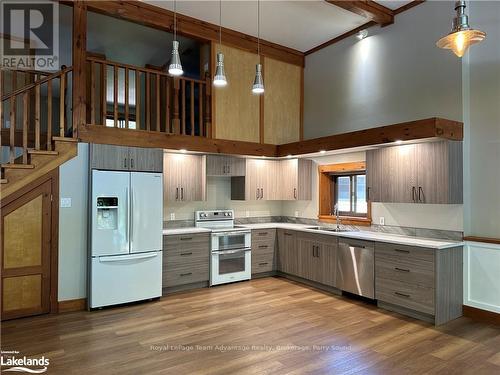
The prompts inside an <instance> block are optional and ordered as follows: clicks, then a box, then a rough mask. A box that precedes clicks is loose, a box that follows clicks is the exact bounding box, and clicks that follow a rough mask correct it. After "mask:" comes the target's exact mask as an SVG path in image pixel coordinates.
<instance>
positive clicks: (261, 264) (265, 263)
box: [259, 262, 269, 266]
mask: <svg viewBox="0 0 500 375" xmlns="http://www.w3.org/2000/svg"><path fill="white" fill-rule="evenodd" d="M267 264H269V263H268V262H262V263H259V266H265V265H267Z"/></svg>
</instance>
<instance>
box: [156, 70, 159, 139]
mask: <svg viewBox="0 0 500 375" xmlns="http://www.w3.org/2000/svg"><path fill="white" fill-rule="evenodd" d="M156 131H157V132H159V131H160V75H159V74H156Z"/></svg>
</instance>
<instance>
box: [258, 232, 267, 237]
mask: <svg viewBox="0 0 500 375" xmlns="http://www.w3.org/2000/svg"><path fill="white" fill-rule="evenodd" d="M267 233H268V232H259V236H267Z"/></svg>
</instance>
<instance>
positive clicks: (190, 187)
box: [179, 155, 206, 202]
mask: <svg viewBox="0 0 500 375" xmlns="http://www.w3.org/2000/svg"><path fill="white" fill-rule="evenodd" d="M182 156H183V157H182V158H181V162H180V163H179V166H180V168H181V171H180V174H181V184H180V189H181V190H180V200H181V201H186V202H189V201H203V200H205V195H206V194H205V173H206V172H205V167H204V164H205V163H206V158H205V156H198V155H182Z"/></svg>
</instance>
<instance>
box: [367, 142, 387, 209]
mask: <svg viewBox="0 0 500 375" xmlns="http://www.w3.org/2000/svg"><path fill="white" fill-rule="evenodd" d="M381 157H382V150H368V151H366V186H367V199H368V200H369V201H371V202H382V180H383V176H384V175H383V171H382V162H381Z"/></svg>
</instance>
